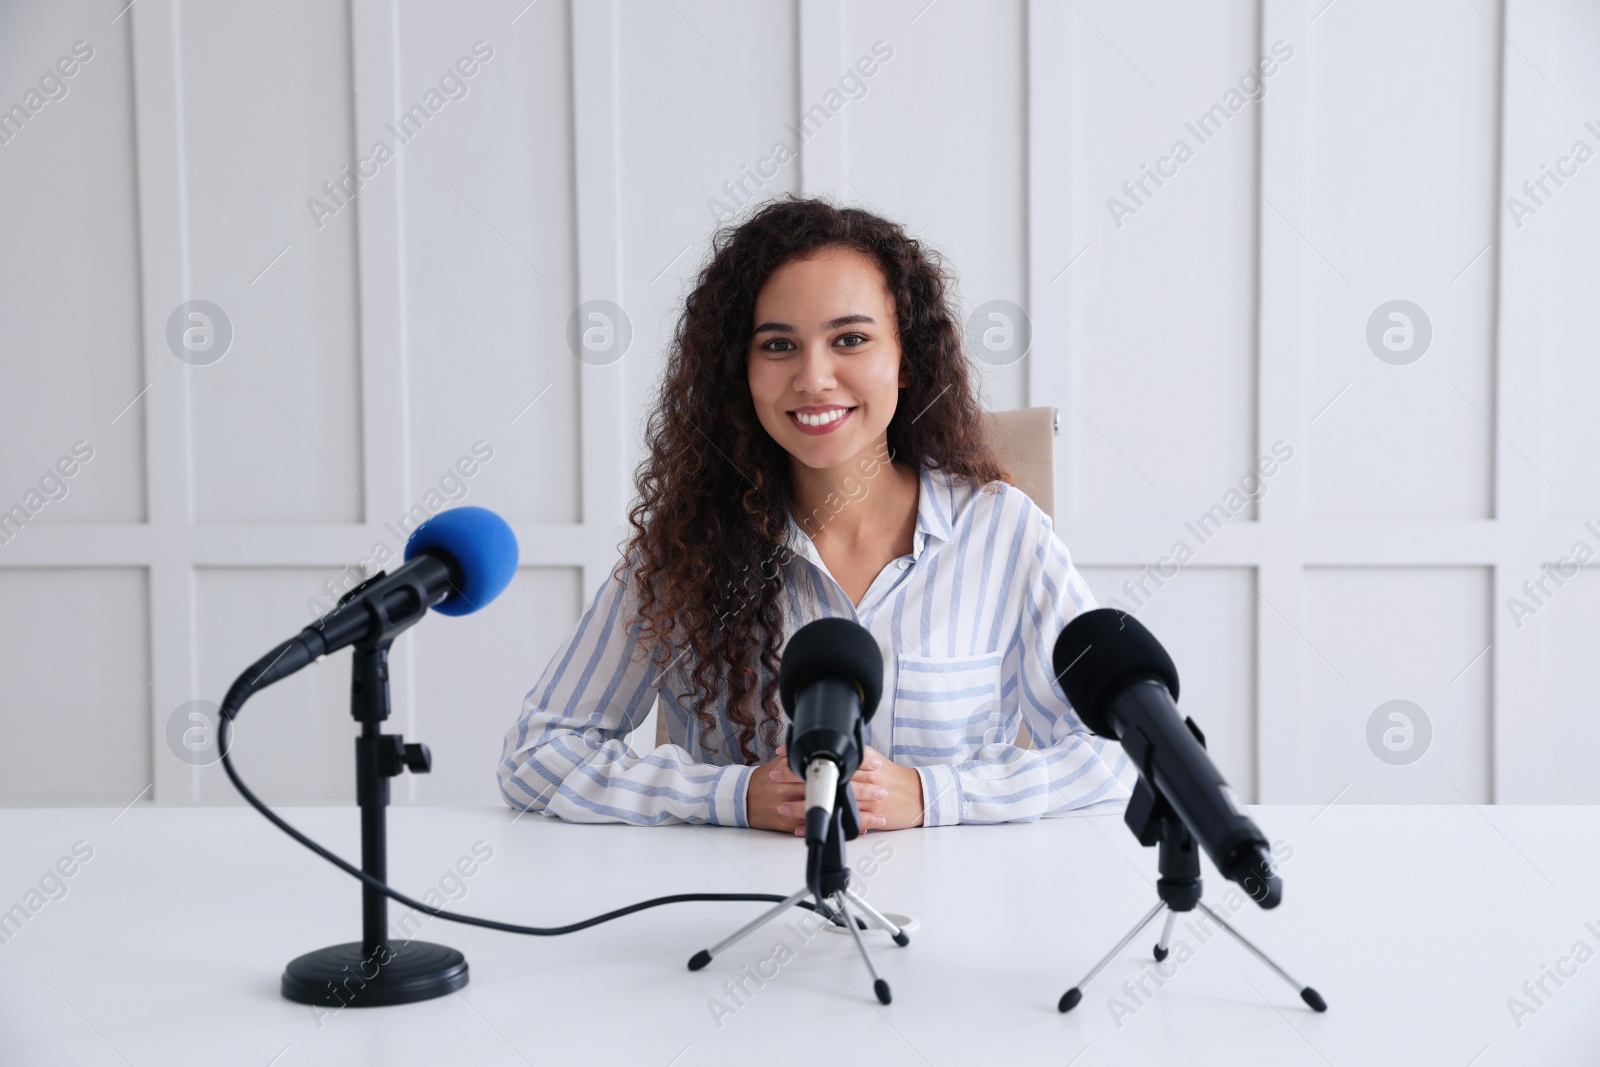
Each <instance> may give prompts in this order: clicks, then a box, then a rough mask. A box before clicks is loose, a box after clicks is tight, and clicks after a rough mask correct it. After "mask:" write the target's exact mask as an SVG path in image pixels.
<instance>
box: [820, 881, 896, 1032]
mask: <svg viewBox="0 0 1600 1067" xmlns="http://www.w3.org/2000/svg"><path fill="white" fill-rule="evenodd" d="M844 896H845V894H844V891H840V892H838V893H835V894H834V897H833V899H834V902H835V903H837V904H838V905H839V910H840V911H842V912H844V921H845V924H846V925H847V926H849V927H850V936H851V937H852V938H854V939H855V942H856V948H857V949H859V950H860V951H861V958H862V959H863V960H865V961H866V964H867V973H868V974H870V975H872V991H873V992H874V993H876V994H877V995H878V1000H879V1001H881V1002H882V1003H884V1004H887V1003H889V983H888V982H885V981H884V980H883V979H882V978H879V977H878V968H876V967H874V966H873V965H872V955H871V953H869V952H868V951H867V943H866V942H865V941H863V940H861V931H859V930H857V929H856V920H855V916H853V915H851V914H850V906H849V905H848V904H846V903H845V902H844Z"/></svg>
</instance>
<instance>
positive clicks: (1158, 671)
mask: <svg viewBox="0 0 1600 1067" xmlns="http://www.w3.org/2000/svg"><path fill="white" fill-rule="evenodd" d="M1052 661H1053V663H1052V665H1053V666H1054V668H1055V672H1056V678H1057V680H1058V681H1059V682H1060V684H1061V688H1062V691H1063V692H1064V693H1065V694H1066V696H1067V700H1068V701H1069V702H1070V703H1071V704H1072V706H1073V709H1074V710H1075V711H1076V712H1077V713H1078V717H1079V718H1081V719H1082V720H1083V722H1084V724H1085V725H1086V726H1088V727H1089V729H1091V730H1093V731H1094V732H1095V733H1097V734H1099V735H1100V736H1101V737H1108V738H1111V739H1112V740H1114V741H1118V742H1120V743H1121V744H1122V747H1123V750H1124V751H1126V752H1127V754H1128V758H1129V759H1130V760H1132V761H1133V764H1134V766H1135V767H1137V768H1138V770H1139V773H1140V775H1142V776H1143V777H1144V779H1145V780H1146V781H1147V782H1149V784H1150V785H1151V787H1152V788H1154V789H1155V790H1156V791H1157V792H1158V793H1159V794H1160V795H1161V796H1162V797H1164V798H1165V799H1166V800H1167V802H1168V803H1169V804H1170V805H1171V806H1172V809H1173V811H1175V812H1176V813H1177V815H1178V817H1179V819H1180V820H1182V822H1183V824H1184V825H1185V826H1186V827H1187V828H1188V830H1189V832H1190V833H1191V834H1192V835H1193V836H1194V837H1195V838H1196V839H1197V840H1198V841H1199V842H1200V844H1201V847H1203V848H1204V849H1205V852H1206V855H1208V856H1210V857H1211V862H1212V863H1214V864H1216V867H1217V870H1218V871H1220V872H1221V873H1222V876H1223V877H1224V878H1227V879H1228V880H1229V881H1232V882H1237V883H1238V884H1239V885H1240V886H1242V887H1243V888H1244V889H1245V891H1246V892H1247V893H1249V895H1250V898H1251V899H1252V900H1254V901H1255V902H1256V903H1257V904H1259V905H1261V906H1262V907H1263V908H1272V907H1276V906H1277V904H1278V902H1279V901H1280V900H1281V899H1282V897H1283V881H1282V879H1281V878H1280V877H1279V876H1278V875H1277V874H1276V873H1275V867H1274V865H1273V862H1272V856H1271V852H1270V850H1269V847H1268V841H1267V838H1266V835H1264V834H1263V833H1262V832H1261V830H1260V829H1259V828H1258V827H1257V826H1256V824H1255V823H1254V822H1253V821H1251V819H1250V817H1249V816H1247V815H1245V814H1244V812H1242V811H1241V810H1240V809H1239V805H1238V802H1237V801H1236V800H1235V799H1234V794H1233V790H1232V789H1231V788H1229V786H1228V783H1227V781H1226V780H1225V779H1224V778H1223V777H1222V773H1221V772H1220V771H1218V770H1217V766H1216V764H1215V763H1213V762H1212V761H1211V757H1210V756H1208V755H1207V754H1206V751H1205V748H1204V744H1203V741H1202V739H1201V737H1200V735H1199V734H1200V732H1199V728H1198V727H1196V726H1195V725H1194V723H1193V721H1192V720H1188V719H1185V718H1184V717H1183V715H1182V713H1180V712H1179V711H1178V706H1177V703H1176V699H1177V694H1178V670H1177V668H1176V667H1175V666H1173V663H1172V658H1171V657H1170V656H1168V655H1167V651H1166V649H1164V648H1163V647H1161V642H1159V641H1157V640H1156V639H1155V636H1154V635H1153V634H1151V633H1150V631H1149V630H1147V629H1145V627H1144V625H1143V624H1142V623H1140V622H1139V621H1138V620H1137V619H1135V618H1133V617H1132V616H1131V615H1128V614H1126V613H1124V612H1121V611H1117V610H1115V609H1112V608H1097V609H1095V610H1093V611H1087V612H1084V613H1083V614H1081V615H1079V616H1077V617H1075V618H1074V619H1073V620H1072V621H1071V622H1069V623H1068V624H1067V627H1066V629H1064V630H1062V631H1061V636H1060V637H1059V638H1057V640H1056V646H1055V650H1054V654H1053V656H1052ZM1136 832H1137V831H1136ZM1144 843H1145V844H1152V843H1153V842H1150V841H1146V842H1144Z"/></svg>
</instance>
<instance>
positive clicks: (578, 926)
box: [217, 697, 863, 937]
mask: <svg viewBox="0 0 1600 1067" xmlns="http://www.w3.org/2000/svg"><path fill="white" fill-rule="evenodd" d="M246 699H248V697H247V698H246ZM243 703H244V701H243V700H240V701H239V702H238V704H237V705H235V706H232V707H228V708H224V710H223V711H222V712H221V713H220V714H219V715H218V716H217V747H218V748H219V749H220V750H221V752H222V769H223V770H224V771H226V772H227V773H228V778H229V779H230V780H231V781H232V782H233V787H234V788H235V789H237V790H238V791H239V795H240V796H242V797H244V799H245V800H246V801H247V802H248V803H249V804H250V806H251V807H253V808H255V809H256V810H257V811H259V812H260V813H261V814H262V815H264V816H266V818H267V821H268V822H270V823H272V824H273V825H274V826H276V827H277V828H278V829H280V830H282V831H283V832H284V833H286V834H288V835H289V836H290V837H292V838H294V839H295V840H296V841H298V842H300V843H301V844H302V845H304V846H305V847H306V848H309V849H310V850H311V851H312V852H315V853H316V854H317V855H319V856H321V857H322V858H323V859H325V860H327V861H328V862H329V863H331V864H333V865H334V866H335V867H337V868H339V869H340V870H341V871H344V872H345V873H346V874H348V875H351V876H352V877H355V878H359V879H361V881H362V883H363V884H365V885H367V886H370V887H371V888H373V889H376V890H378V891H379V892H380V893H382V894H384V895H385V896H387V897H388V898H389V899H391V900H395V901H398V902H399V903H401V904H404V905H405V906H406V907H408V908H414V909H416V910H417V911H420V912H423V913H425V914H427V915H431V916H433V917H434V918H436V919H446V920H449V921H450V922H454V923H464V924H465V925H467V926H482V927H485V928H487V929H490V930H500V931H502V932H504V933H508V934H528V935H530V936H533V937H556V936H558V935H560V934H572V933H577V932H578V931H579V930H587V929H588V928H589V927H591V926H598V925H600V924H601V923H604V922H610V921H611V920H612V919H620V918H622V917H623V916H624V915H632V914H633V913H634V912H636V911H644V910H645V909H646V908H654V907H659V906H660V905H662V904H687V903H695V902H701V901H753V902H757V903H762V904H781V903H783V901H785V900H786V899H788V898H787V897H780V896H778V895H777V894H776V893H675V894H673V895H672V896H666V897H653V898H651V899H650V900H641V901H640V902H639V903H637V904H629V905H628V906H627V907H623V908H617V909H616V910H615V911H608V912H606V913H605V914H604V915H596V916H594V917H592V918H588V919H583V920H581V921H579V922H575V923H568V924H567V925H565V926H519V925H518V924H516V923H506V922H500V921H499V920H497V919H483V918H480V917H478V916H476V915H462V914H459V913H458V912H453V911H446V910H444V909H443V908H436V907H434V906H433V905H431V904H424V903H423V902H422V901H420V900H413V899H412V898H411V897H408V896H406V895H405V894H404V893H402V892H400V891H399V890H398V889H394V888H391V887H390V886H389V884H388V883H387V882H384V881H383V880H381V879H379V878H376V877H374V876H372V875H370V874H368V873H367V872H366V871H363V870H362V869H361V868H359V867H357V866H355V865H354V864H352V863H350V862H349V861H348V860H346V859H344V857H342V856H339V855H337V854H336V853H334V852H331V851H329V850H328V849H326V848H324V847H323V846H321V845H319V844H317V842H315V841H313V840H311V838H309V837H307V836H306V835H305V834H303V833H301V832H300V831H299V830H296V829H295V828H294V827H293V826H291V825H289V823H288V822H287V821H285V820H284V819H283V817H282V816H280V815H279V814H278V813H277V812H275V811H273V810H272V809H271V808H270V807H268V806H267V804H266V802H265V801H263V800H262V799H261V798H260V797H258V796H256V795H255V794H254V793H253V792H251V791H250V787H249V786H247V785H245V784H244V780H243V779H241V778H240V777H239V772H238V771H236V770H235V769H234V767H233V758H232V756H231V754H230V753H229V752H228V737H229V733H230V732H231V729H232V726H233V717H234V716H235V715H237V714H238V713H239V708H240V707H242V706H243ZM796 904H797V905H798V906H799V907H802V908H805V909H807V910H809V911H814V912H817V914H819V915H821V916H822V917H823V918H825V919H827V920H829V921H830V922H833V923H834V924H835V925H839V926H842V925H844V923H843V921H842V920H841V919H840V918H839V917H838V916H837V915H835V914H834V913H833V909H832V908H828V907H826V906H823V907H822V908H820V909H819V908H818V907H817V905H816V904H815V903H813V902H812V901H809V900H800V901H796ZM856 923H857V926H858V927H859V926H862V925H863V924H862V923H861V920H859V919H858V920H856Z"/></svg>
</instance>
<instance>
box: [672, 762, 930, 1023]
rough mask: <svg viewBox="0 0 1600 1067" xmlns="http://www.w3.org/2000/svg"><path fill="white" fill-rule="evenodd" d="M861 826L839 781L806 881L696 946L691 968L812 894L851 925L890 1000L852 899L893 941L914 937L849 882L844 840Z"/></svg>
mask: <svg viewBox="0 0 1600 1067" xmlns="http://www.w3.org/2000/svg"><path fill="white" fill-rule="evenodd" d="M860 832H861V809H859V808H858V807H856V796H855V792H854V791H853V790H851V788H850V783H849V782H848V781H841V782H840V783H839V784H838V786H837V787H836V788H835V790H834V798H833V814H832V816H831V817H830V818H829V820H828V836H827V838H826V840H825V841H824V842H823V844H822V847H821V848H812V847H809V845H808V847H807V849H806V884H805V885H804V886H802V887H801V888H799V889H797V890H796V891H795V892H794V893H793V894H792V895H791V896H790V897H789V898H788V899H787V900H785V901H784V902H783V903H781V904H777V905H774V906H773V907H772V908H770V909H769V910H768V911H766V912H765V913H763V914H762V915H760V916H758V917H757V918H756V919H754V920H753V921H751V922H749V923H747V924H745V925H744V926H742V927H740V928H739V929H738V930H737V931H735V932H734V933H732V934H731V935H729V936H728V937H725V938H723V939H722V940H721V941H719V942H717V943H716V944H715V945H713V946H712V947H711V948H708V949H701V950H700V951H699V952H696V953H695V954H694V956H693V957H691V958H690V960H689V969H690V970H691V971H698V970H700V969H701V968H702V967H704V966H705V965H706V964H708V963H710V962H711V960H712V958H713V957H715V956H718V955H720V954H721V953H722V951H723V950H724V949H726V948H727V947H728V946H730V945H732V944H733V943H734V942H736V941H738V940H739V939H740V938H742V937H744V936H745V935H746V934H749V933H751V932H753V931H754V930H756V929H757V928H759V927H761V926H763V925H765V924H766V923H768V922H771V921H772V920H773V919H775V918H777V917H778V916H779V915H781V914H782V913H783V912H784V911H785V910H787V909H788V908H791V907H796V906H798V905H799V903H800V901H802V900H804V899H805V898H806V897H807V896H809V897H811V898H812V899H813V900H814V901H815V902H816V909H817V914H818V915H821V916H823V917H824V918H826V919H828V920H829V921H831V922H833V923H834V924H836V925H839V926H843V927H845V928H846V929H848V930H849V931H850V937H851V938H852V939H853V940H854V941H855V943H856V948H857V949H858V950H859V951H860V953H861V959H862V960H863V962H865V963H866V965H867V972H868V973H869V974H871V975H872V991H873V993H875V994H876V995H877V997H878V1000H879V1001H880V1002H882V1003H884V1004H887V1003H889V1000H890V994H889V983H888V982H886V981H884V980H883V978H882V977H880V976H879V974H878V969H877V968H876V967H874V966H873V965H872V956H871V954H870V953H868V952H867V944H866V942H865V941H863V940H861V933H860V928H863V927H864V926H865V924H864V923H862V922H861V921H860V920H859V919H857V918H855V916H854V915H852V914H851V912H850V905H852V904H853V905H855V906H856V907H858V908H860V909H861V911H862V912H863V913H864V914H865V915H866V916H867V918H869V919H871V920H872V921H873V922H874V923H876V924H877V925H878V926H880V927H882V928H883V929H884V930H886V931H888V933H889V936H890V937H891V938H893V939H894V943H895V944H897V945H899V946H900V947H901V948H904V947H905V946H906V945H909V944H910V943H911V935H910V934H908V933H906V932H905V931H904V930H902V929H901V928H900V927H898V926H896V925H895V924H894V923H892V922H890V921H889V919H888V918H886V917H885V916H884V914H883V913H882V912H880V911H879V910H878V909H877V908H874V907H873V906H872V905H871V904H868V903H867V902H866V901H865V900H863V899H862V898H861V895H860V894H859V893H857V892H856V891H855V890H853V889H851V888H850V867H849V865H848V864H846V863H845V859H844V843H845V842H846V841H853V840H855V839H856V837H857V836H859V835H860ZM829 900H831V901H832V902H833V906H832V907H830V906H829V905H828V904H827V903H826V901H829ZM835 909H837V910H835Z"/></svg>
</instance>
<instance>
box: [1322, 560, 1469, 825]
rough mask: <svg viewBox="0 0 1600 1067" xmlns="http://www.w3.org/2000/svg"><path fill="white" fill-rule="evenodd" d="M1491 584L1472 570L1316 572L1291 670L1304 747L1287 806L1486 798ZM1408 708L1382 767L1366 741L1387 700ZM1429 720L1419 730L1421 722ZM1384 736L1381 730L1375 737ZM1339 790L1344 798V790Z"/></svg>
mask: <svg viewBox="0 0 1600 1067" xmlns="http://www.w3.org/2000/svg"><path fill="white" fill-rule="evenodd" d="M1491 593H1492V591H1491V585H1490V582H1489V573H1488V572H1487V571H1486V570H1483V569H1480V568H1471V569H1468V568H1446V567H1433V568H1398V567H1395V568H1356V567H1348V568H1346V567H1337V568H1335V567H1317V568H1312V569H1311V570H1309V571H1307V573H1306V577H1305V617H1304V619H1303V622H1302V625H1301V626H1300V627H1299V628H1300V630H1301V631H1302V633H1303V639H1302V642H1301V650H1300V651H1301V654H1300V664H1301V670H1302V672H1303V673H1304V676H1305V678H1306V679H1307V682H1308V684H1307V686H1306V692H1307V694H1308V698H1307V702H1306V707H1305V709H1304V710H1303V713H1302V714H1303V715H1304V718H1305V723H1306V726H1305V731H1304V736H1305V737H1306V746H1305V749H1304V751H1303V752H1302V753H1301V766H1300V773H1299V775H1298V777H1297V779H1296V782H1295V789H1294V795H1293V797H1292V800H1293V802H1297V803H1304V804H1313V803H1314V804H1327V803H1329V802H1331V801H1333V800H1334V799H1335V798H1336V797H1338V798H1339V799H1340V800H1341V802H1344V803H1355V804H1392V803H1403V802H1407V801H1410V802H1420V803H1434V804H1459V803H1461V802H1462V800H1463V798H1465V799H1466V800H1468V801H1471V802H1472V803H1486V802H1488V801H1489V800H1491V799H1492V792H1491V789H1492V780H1491V776H1492V764H1493V755H1492V750H1491V747H1490V741H1491V737H1490V715H1489V694H1490V692H1491V691H1492V683H1493V670H1494V666H1493V661H1492V660H1490V659H1489V657H1488V656H1487V655H1486V650H1487V649H1488V646H1489V615H1490V612H1491V611H1492V610H1493V609H1492V607H1491V605H1490V596H1491ZM1394 700H1404V701H1409V702H1411V703H1412V704H1414V705H1416V706H1417V707H1418V708H1420V709H1421V715H1420V716H1418V715H1412V714H1409V713H1407V712H1405V711H1403V710H1402V711H1401V713H1402V714H1406V715H1407V717H1408V718H1409V719H1411V720H1413V721H1412V723H1411V727H1412V729H1413V731H1414V732H1413V733H1412V734H1411V735H1410V736H1409V738H1408V737H1407V735H1406V734H1405V733H1404V731H1405V730H1406V724H1405V723H1404V722H1401V721H1398V720H1393V719H1390V717H1389V715H1390V714H1391V713H1390V712H1386V713H1385V714H1384V715H1383V716H1382V717H1381V719H1382V721H1384V722H1385V723H1387V724H1388V725H1386V726H1385V727H1384V730H1388V729H1391V728H1392V729H1398V730H1400V731H1402V732H1401V733H1398V734H1395V735H1394V736H1393V738H1392V741H1391V743H1390V748H1389V749H1388V750H1389V751H1401V750H1406V751H1404V754H1405V755H1406V756H1408V757H1409V756H1411V754H1413V753H1420V755H1416V757H1415V758H1414V759H1412V760H1411V761H1410V762H1406V763H1403V764H1396V763H1389V762H1386V761H1385V760H1384V759H1383V758H1381V757H1380V756H1379V755H1378V754H1377V752H1376V750H1375V749H1374V748H1373V747H1372V745H1371V744H1370V743H1369V742H1370V738H1369V734H1368V728H1369V720H1370V719H1371V717H1372V715H1373V713H1374V712H1375V711H1377V709H1378V708H1379V707H1380V706H1381V705H1384V704H1387V703H1388V702H1390V701H1394ZM1424 719H1425V720H1426V722H1427V723H1428V724H1429V727H1428V731H1427V735H1426V736H1425V734H1424V731H1423V729H1422V727H1421V722H1422V721H1423V720H1424ZM1380 739H1381V734H1380ZM1341 790H1343V791H1344V792H1343V793H1342V794H1341Z"/></svg>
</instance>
